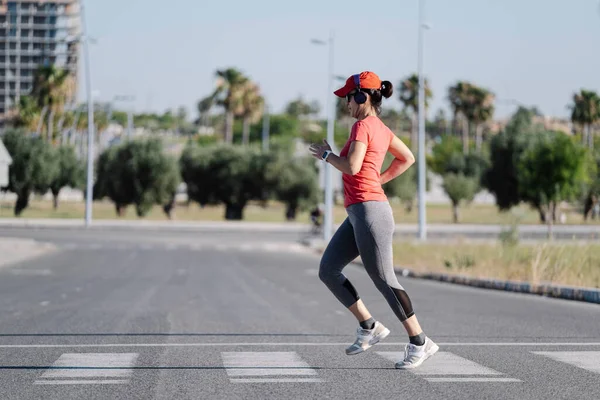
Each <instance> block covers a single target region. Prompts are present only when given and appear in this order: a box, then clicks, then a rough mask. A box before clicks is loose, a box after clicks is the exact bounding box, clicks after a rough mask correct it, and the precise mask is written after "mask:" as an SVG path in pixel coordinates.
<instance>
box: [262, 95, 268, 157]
mask: <svg viewBox="0 0 600 400" xmlns="http://www.w3.org/2000/svg"><path fill="white" fill-rule="evenodd" d="M262 149H263V151H268V150H269V104H267V102H265V112H264V115H263V130H262Z"/></svg>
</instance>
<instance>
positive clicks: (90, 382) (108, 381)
mask: <svg viewBox="0 0 600 400" xmlns="http://www.w3.org/2000/svg"><path fill="white" fill-rule="evenodd" d="M127 382H128V381H127V380H126V379H105V380H101V381H96V380H61V381H35V382H34V385H119V384H124V383H127Z"/></svg>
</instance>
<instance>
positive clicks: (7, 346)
mask: <svg viewBox="0 0 600 400" xmlns="http://www.w3.org/2000/svg"><path fill="white" fill-rule="evenodd" d="M65 336H68V335H65ZM98 336H102V335H101V334H100V335H98ZM348 344H349V342H344V343H323V342H315V343H311V342H290V343H285V342H265V343H260V342H229V343H102V344H3V345H0V349H27V348H32V349H35V348H40V349H42V348H86V347H211V346H215V347H228V346H236V347H239V346H248V347H261V346H263V347H268V346H297V347H301V346H317V347H318V346H348ZM405 345H406V342H403V343H400V342H398V343H393V342H385V343H383V342H382V343H378V344H377V346H378V347H382V346H396V347H398V346H405ZM438 345H439V346H447V347H451V346H473V347H478V346H483V347H494V346H531V347H536V346H543V347H548V346H556V347H561V346H600V343H438Z"/></svg>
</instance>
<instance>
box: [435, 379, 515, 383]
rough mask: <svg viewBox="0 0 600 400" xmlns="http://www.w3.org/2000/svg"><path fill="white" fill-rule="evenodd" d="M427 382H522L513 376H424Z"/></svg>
mask: <svg viewBox="0 0 600 400" xmlns="http://www.w3.org/2000/svg"><path fill="white" fill-rule="evenodd" d="M425 380H427V381H428V382H432V383H452V382H469V383H474V382H486V383H490V382H522V381H521V380H519V379H515V378H425Z"/></svg>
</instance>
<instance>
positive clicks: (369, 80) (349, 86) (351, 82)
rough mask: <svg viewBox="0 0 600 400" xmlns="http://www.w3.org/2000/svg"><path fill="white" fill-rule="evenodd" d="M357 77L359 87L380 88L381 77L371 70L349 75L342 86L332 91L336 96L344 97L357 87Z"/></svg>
mask: <svg viewBox="0 0 600 400" xmlns="http://www.w3.org/2000/svg"><path fill="white" fill-rule="evenodd" d="M357 78H358V81H359V83H360V88H361V89H381V79H379V77H378V76H377V74H376V73H375V72H371V71H363V72H361V73H360V74H356V75H351V76H350V77H349V78H348V79H346V84H345V85H344V87H341V88H339V89H338V90H336V91H335V92H333V93H334V94H335V95H336V96H338V97H346V96H347V95H348V93H350V92H351V91H353V90H354V89H356V88H357V87H358V85H357V84H356V83H357V82H356V79H357Z"/></svg>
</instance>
